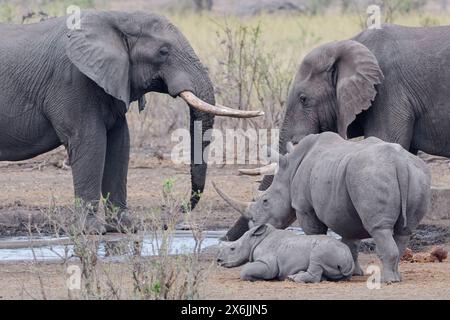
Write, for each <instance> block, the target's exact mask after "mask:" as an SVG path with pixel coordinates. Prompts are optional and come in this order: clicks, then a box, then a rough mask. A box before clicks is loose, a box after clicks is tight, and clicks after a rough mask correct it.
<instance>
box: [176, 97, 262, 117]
mask: <svg viewBox="0 0 450 320" xmlns="http://www.w3.org/2000/svg"><path fill="white" fill-rule="evenodd" d="M179 96H180V97H181V98H182V99H183V100H184V101H186V102H187V104H189V106H191V107H192V108H195V109H197V110H200V111H203V112H207V113H211V114H214V115H216V116H224V117H233V118H254V117H260V116H263V115H264V112H263V111H260V110H258V111H244V110H236V109H232V108H228V107H224V106H221V105H215V106H213V105H212V104H209V103H207V102H205V101H203V100H201V99H200V98H198V97H197V96H196V95H195V94H193V93H192V92H190V91H183V92H181V93H180V94H179Z"/></svg>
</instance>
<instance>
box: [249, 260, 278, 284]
mask: <svg viewBox="0 0 450 320" xmlns="http://www.w3.org/2000/svg"><path fill="white" fill-rule="evenodd" d="M275 277H276V272H274V271H273V270H271V268H270V267H269V265H268V264H267V263H264V262H262V261H255V262H250V263H247V264H246V265H245V266H244V268H243V269H242V271H241V279H242V280H246V281H257V280H271V279H274V278H275Z"/></svg>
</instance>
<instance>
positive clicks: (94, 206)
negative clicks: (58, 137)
mask: <svg viewBox="0 0 450 320" xmlns="http://www.w3.org/2000/svg"><path fill="white" fill-rule="evenodd" d="M84 128H85V129H84V130H82V131H78V132H76V134H74V135H73V136H72V137H69V139H68V148H67V149H68V155H69V160H70V163H71V167H72V176H73V184H74V190H75V198H76V199H80V200H81V202H82V203H81V204H82V206H84V207H86V208H87V210H88V215H87V217H86V223H85V230H84V232H87V233H94V234H98V233H101V234H103V233H105V232H106V230H105V227H104V224H103V223H102V222H101V221H100V219H99V217H98V216H97V213H98V206H99V199H100V190H101V183H102V177H103V169H104V164H105V154H106V142H107V139H106V128H105V126H104V124H102V123H101V121H95V120H94V121H92V122H91V123H85V124H84ZM80 218H82V217H80Z"/></svg>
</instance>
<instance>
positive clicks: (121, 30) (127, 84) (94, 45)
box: [0, 11, 261, 233]
mask: <svg viewBox="0 0 450 320" xmlns="http://www.w3.org/2000/svg"><path fill="white" fill-rule="evenodd" d="M67 20H68V18H66V17H60V18H55V19H50V20H47V21H44V22H41V23H37V24H30V25H5V24H2V25H0V34H1V41H0V61H1V63H0V161H4V160H7V161H17V160H24V159H29V158H31V157H34V156H37V155H39V154H42V153H45V152H47V151H50V150H52V149H54V148H56V147H58V146H60V145H64V146H65V147H66V149H67V152H68V156H69V161H70V164H71V166H72V173H73V183H74V189H75V196H76V197H77V198H80V199H82V200H83V201H84V202H85V203H89V204H92V207H93V208H94V210H93V212H95V211H96V210H95V208H96V207H97V206H98V201H99V198H100V195H103V197H105V198H107V199H108V200H109V202H110V205H111V206H114V207H116V208H119V209H120V211H121V214H119V215H118V216H117V217H116V218H115V219H113V220H111V221H109V222H108V221H107V222H108V223H107V226H108V227H109V229H111V230H114V229H117V225H118V224H119V222H121V223H122V224H124V225H128V224H129V217H128V215H127V214H126V213H124V212H125V209H126V207H127V199H126V198H127V190H126V181H127V170H128V161H129V151H130V140H129V131H128V125H127V120H126V117H125V114H126V112H127V110H128V108H129V105H130V103H131V102H132V101H137V100H139V107H140V108H143V107H144V106H145V99H144V95H145V93H147V92H151V91H153V92H160V93H166V94H169V95H171V96H172V97H177V96H180V97H181V98H182V99H184V100H185V101H186V102H187V103H188V105H189V106H190V124H191V127H190V130H191V138H192V139H191V146H192V148H191V149H192V150H191V160H192V161H191V162H192V164H191V180H192V196H191V207H192V209H193V208H194V207H195V205H196V204H197V202H198V200H199V193H201V192H202V191H203V189H204V186H205V175H206V170H207V165H206V163H205V161H204V160H203V157H202V155H203V151H204V149H205V148H206V147H207V146H208V144H209V142H208V141H194V131H199V130H200V129H199V128H202V129H201V130H202V131H203V132H202V133H204V132H205V131H206V130H208V129H210V128H212V126H213V122H214V115H221V116H232V117H254V116H259V115H261V113H260V112H258V111H251V112H250V111H249V112H243V111H239V110H234V109H230V108H226V107H223V106H218V105H217V106H216V105H215V98H214V89H213V85H212V82H211V80H210V78H209V76H208V74H207V71H206V69H205V67H204V66H203V65H202V63H201V62H200V61H199V59H198V57H197V55H196V54H195V52H194V50H193V49H192V47H191V46H190V44H189V42H188V41H187V39H186V38H185V37H184V36H183V35H182V34H181V32H180V31H179V30H178V29H177V28H176V27H175V26H174V25H173V24H171V23H170V22H169V21H168V20H167V19H165V18H164V17H161V16H158V15H154V14H147V13H141V12H135V13H124V12H112V11H111V12H108V11H86V12H83V13H82V14H81V20H80V24H79V26H80V27H79V28H77V27H75V28H70V29H69V27H68V25H69V24H68V22H67ZM194 123H196V125H194ZM197 124H201V126H200V125H197ZM196 136H202V135H196ZM194 146H199V147H198V148H197V149H199V150H195V149H196V148H195V147H194ZM195 154H200V160H199V161H194V159H197V158H199V157H198V156H197V157H196V156H195ZM197 160H198V159H197ZM87 225H88V226H91V227H92V228H91V229H92V230H93V231H94V232H101V233H103V232H105V228H104V226H103V224H101V223H99V222H98V219H97V218H96V216H95V214H92V215H91V216H90V217H89V220H88V223H87Z"/></svg>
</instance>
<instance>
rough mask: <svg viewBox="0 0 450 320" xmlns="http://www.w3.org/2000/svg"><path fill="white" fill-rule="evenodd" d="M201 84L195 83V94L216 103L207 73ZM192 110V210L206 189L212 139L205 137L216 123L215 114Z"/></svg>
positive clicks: (210, 102)
mask: <svg viewBox="0 0 450 320" xmlns="http://www.w3.org/2000/svg"><path fill="white" fill-rule="evenodd" d="M201 77H202V80H201V81H198V82H196V83H198V84H199V85H194V87H195V89H194V90H195V92H194V94H195V95H196V96H197V97H198V98H200V99H201V100H203V101H205V102H207V103H209V104H211V105H215V103H216V101H215V98H214V88H213V85H212V82H211V80H210V79H209V77H208V76H207V75H203V76H201ZM189 112H190V136H191V187H192V189H191V199H190V203H191V210H193V209H194V208H195V207H196V206H197V203H198V202H199V200H200V197H201V194H202V193H203V190H204V189H205V181H206V171H207V169H208V165H207V160H208V159H207V158H206V156H207V153H206V152H205V150H206V149H207V147H208V146H209V144H210V142H211V141H210V139H208V138H207V137H206V138H204V135H205V132H206V131H208V130H210V129H212V128H213V125H214V115H212V114H210V113H207V112H203V111H200V110H198V109H196V108H193V107H191V108H189Z"/></svg>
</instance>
